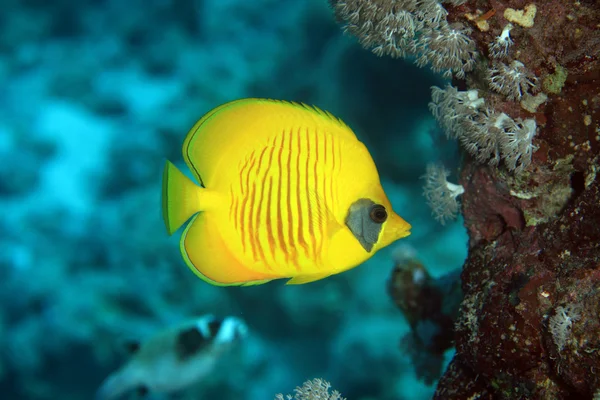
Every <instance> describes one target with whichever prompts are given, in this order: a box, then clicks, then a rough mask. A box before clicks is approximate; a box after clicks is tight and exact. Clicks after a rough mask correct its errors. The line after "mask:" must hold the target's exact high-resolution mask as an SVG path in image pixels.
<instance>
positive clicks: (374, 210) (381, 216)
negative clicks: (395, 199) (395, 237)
mask: <svg viewBox="0 0 600 400" xmlns="http://www.w3.org/2000/svg"><path fill="white" fill-rule="evenodd" d="M369 216H370V217H371V220H373V222H377V223H378V224H383V223H384V222H385V220H386V219H387V216H388V215H387V211H386V210H385V207H384V206H382V205H381V204H375V205H374V206H373V207H371V211H370V212H369Z"/></svg>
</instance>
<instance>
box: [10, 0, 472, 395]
mask: <svg viewBox="0 0 600 400" xmlns="http://www.w3.org/2000/svg"><path fill="white" fill-rule="evenodd" d="M2 4H3V5H2V11H1V15H0V88H1V89H0V159H1V160H2V162H1V164H0V208H1V210H2V212H1V213H0V301H1V303H0V398H1V399H5V400H13V399H40V400H42V399H44V400H45V399H61V400H71V399H91V398H92V396H93V393H94V391H95V390H96V388H97V387H98V385H99V384H100V382H101V381H102V379H104V378H105V377H106V375H108V374H109V373H110V372H111V371H113V370H114V369H115V368H117V367H118V366H119V365H121V364H122V363H123V362H124V361H125V360H126V356H125V355H124V354H123V351H122V346H123V343H124V342H126V341H127V340H131V339H133V338H144V337H147V336H148V335H150V334H152V333H153V332H155V331H157V330H160V329H163V328H164V327H167V326H170V325H172V324H174V323H177V322H179V321H182V320H185V319H187V318H189V317H193V316H197V315H202V314H205V313H213V314H216V315H222V316H224V315H236V316H239V317H241V318H243V319H244V320H245V321H246V322H247V324H248V325H249V328H250V332H251V334H250V335H249V337H248V339H247V341H246V342H244V344H243V349H242V351H241V353H240V355H239V356H238V357H236V358H234V359H233V360H231V361H229V362H228V363H227V364H225V365H223V366H221V367H219V368H218V369H217V370H216V371H215V373H214V374H213V375H211V377H210V379H207V380H206V382H202V384H201V385H200V386H199V387H197V388H194V389H193V393H192V391H190V394H188V397H189V398H195V399H199V398H203V399H204V398H210V399H257V400H259V399H272V398H273V397H274V395H275V394H276V393H279V392H283V393H289V392H291V390H292V389H293V388H294V387H295V386H296V385H299V384H301V383H302V382H303V381H305V380H306V379H310V378H313V377H321V378H324V379H327V380H328V381H330V382H331V383H332V385H333V386H334V387H335V388H337V389H338V390H340V391H341V392H342V393H343V394H344V395H345V396H346V397H347V398H348V399H352V400H367V399H379V400H392V399H395V400H397V399H415V400H420V399H428V398H430V397H431V395H432V393H433V390H434V386H427V385H424V384H423V383H422V382H420V381H419V380H418V379H417V378H416V376H415V373H414V371H413V368H412V366H411V364H410V360H409V359H408V358H407V356H406V355H405V354H403V353H402V351H401V350H400V349H399V346H398V344H399V341H400V338H401V337H402V336H403V335H405V334H406V333H407V332H408V325H407V324H406V321H405V320H404V317H403V316H402V314H401V313H400V311H399V310H398V309H397V308H396V307H395V306H394V304H393V303H392V301H391V300H390V298H389V297H388V295H387V293H386V283H387V279H388V278H389V275H390V272H391V269H392V267H393V260H392V253H393V251H394V246H392V247H390V248H388V249H385V250H382V251H381V252H379V253H378V254H377V255H376V256H375V257H373V258H372V259H371V260H369V261H368V262H366V263H365V264H364V265H362V266H360V267H358V268H356V269H354V270H351V271H349V272H346V273H343V274H341V275H338V276H334V277H330V278H328V279H326V280H323V281H320V282H316V283H312V284H307V285H301V286H294V287H288V286H284V285H283V284H282V283H283V282H276V283H271V284H268V285H263V286H258V287H249V288H218V287H212V286H210V285H207V284H205V283H204V282H202V281H200V280H199V279H197V278H196V277H195V276H194V275H193V274H192V273H191V272H190V271H189V270H188V269H187V268H186V267H185V265H184V264H183V262H182V261H181V258H180V255H179V252H178V242H177V241H178V235H175V236H174V237H171V238H169V237H168V236H167V235H166V233H165V230H164V227H163V225H162V221H161V219H160V188H161V172H162V167H163V165H164V161H165V159H167V158H168V159H171V160H174V161H176V162H177V163H178V164H179V165H181V162H182V160H181V155H180V149H181V143H182V141H183V138H184V136H185V134H186V132H187V130H188V129H189V128H190V127H191V126H192V125H193V123H194V122H195V121H196V120H197V119H198V118H199V117H200V116H201V115H202V114H203V113H204V112H206V111H208V110H210V109H211V108H213V107H215V106H217V105H219V104H222V103H224V102H226V101H229V100H233V99H237V98H242V97H250V96H252V97H270V98H277V99H286V100H294V101H302V102H306V103H309V104H315V105H317V106H319V107H321V108H323V109H326V110H328V111H330V112H332V113H333V114H335V115H337V116H339V117H341V118H342V119H344V121H345V122H346V123H348V124H349V125H350V126H351V127H352V128H353V129H354V130H355V131H356V133H357V134H358V136H359V137H360V138H361V140H363V141H364V142H365V143H366V145H367V147H368V148H369V149H370V151H371V152H372V154H373V157H374V159H375V162H376V164H377V166H378V168H379V171H380V174H381V177H382V181H383V184H384V187H385V189H386V191H387V193H388V195H389V196H390V199H391V201H392V203H393V206H394V208H395V209H396V211H397V212H398V213H399V214H400V215H401V216H403V217H404V218H405V219H407V220H408V221H409V222H410V223H411V224H412V226H413V233H412V235H411V236H410V238H408V239H405V240H403V241H402V243H405V244H408V245H410V246H412V247H413V248H414V249H415V250H416V254H417V257H418V258H419V259H420V260H421V261H422V262H423V263H424V264H425V265H426V266H427V267H428V268H429V270H430V271H431V273H432V274H433V275H435V276H439V275H441V274H444V273H445V272H448V271H450V270H452V269H455V268H460V266H461V265H462V262H463V261H464V258H465V256H466V241H467V239H466V235H465V231H464V228H463V226H462V221H460V220H459V221H457V222H455V223H451V224H448V225H446V226H444V227H442V226H440V225H439V224H438V223H437V222H435V221H434V220H433V218H432V217H431V216H430V210H429V208H428V207H427V205H426V204H425V202H424V199H423V197H422V195H421V191H422V189H421V184H422V180H420V179H419V177H420V176H421V175H423V173H424V171H425V165H426V164H427V163H428V162H431V161H443V162H444V163H445V164H446V165H447V166H448V167H449V168H451V169H452V170H453V171H454V170H455V169H456V166H457V165H458V158H457V157H458V156H457V154H456V145H455V144H454V143H449V142H447V141H446V140H445V139H444V137H443V135H440V133H439V131H438V130H437V128H436V126H435V122H434V120H433V119H432V117H431V115H430V114H429V112H428V110H427V103H428V101H429V96H430V91H429V88H430V86H432V85H438V86H439V85H442V84H443V83H444V82H443V81H442V80H441V79H440V78H439V77H436V76H433V75H432V74H431V73H430V72H429V71H427V70H425V69H419V68H417V67H416V66H414V65H413V64H411V63H410V62H409V61H405V60H393V59H390V58H378V57H376V56H375V55H373V54H372V53H370V52H369V51H367V50H364V49H362V48H361V47H360V45H358V44H357V43H356V41H355V40H354V39H353V38H351V37H349V36H348V35H344V33H343V32H342V30H341V28H340V26H339V25H337V24H336V22H335V19H334V17H333V13H332V12H331V10H330V9H329V7H328V4H327V1H326V0H285V1H275V0H254V1H244V0H144V1H142V0H104V1H103V0H82V1H79V2H73V1H67V0H53V1H45V0H3V2H2ZM448 356H450V353H449V354H448ZM157 398H159V397H157Z"/></svg>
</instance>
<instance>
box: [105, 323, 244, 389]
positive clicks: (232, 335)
mask: <svg viewBox="0 0 600 400" xmlns="http://www.w3.org/2000/svg"><path fill="white" fill-rule="evenodd" d="M246 334H247V327H246V325H245V324H244V323H243V322H242V321H241V320H239V319H238V318H234V317H227V318H224V319H217V318H215V317H213V316H211V315H206V316H203V317H201V318H198V319H195V320H192V321H189V322H186V323H183V324H181V325H179V326H176V327H174V328H171V329H167V330H165V331H163V332H159V333H158V334H156V335H155V336H153V337H151V338H150V339H149V340H148V341H147V342H144V343H143V344H141V345H140V346H139V349H137V350H135V352H134V354H133V355H132V358H131V360H129V362H127V363H126V364H125V365H124V366H123V367H122V368H120V369H119V370H117V371H116V372H114V373H113V374H111V375H110V376H109V377H108V378H106V380H105V381H104V382H103V383H102V384H101V386H100V388H99V389H98V391H97V392H96V398H95V400H114V399H118V398H120V397H121V396H123V395H125V394H126V393H128V392H131V391H137V392H139V393H142V394H145V393H178V392H181V391H182V390H185V389H187V388H189V387H190V386H192V385H194V384H196V383H198V382H200V381H201V380H202V379H204V378H207V377H208V376H209V375H210V373H211V372H212V370H213V368H214V365H215V363H216V362H217V361H218V359H219V358H220V356H221V355H222V354H223V353H224V352H225V351H226V350H228V349H229V348H230V347H231V345H232V344H234V343H235V342H237V341H238V340H239V339H241V338H243V337H245V336H246Z"/></svg>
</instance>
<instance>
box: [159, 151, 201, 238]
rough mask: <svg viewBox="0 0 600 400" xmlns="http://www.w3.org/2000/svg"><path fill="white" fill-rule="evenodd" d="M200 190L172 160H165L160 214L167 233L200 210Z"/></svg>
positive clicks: (170, 233) (173, 230)
mask: <svg viewBox="0 0 600 400" xmlns="http://www.w3.org/2000/svg"><path fill="white" fill-rule="evenodd" d="M202 190H203V189H202V188H201V187H200V186H198V185H196V184H195V183H194V182H192V180H191V179H189V178H188V177H187V176H185V175H184V174H183V173H182V172H181V171H180V170H179V169H177V167H176V166H175V165H174V164H173V163H172V162H170V161H167V163H166V164H165V170H164V173H163V189H162V214H163V220H164V222H165V226H166V227H167V232H168V233H169V235H172V234H173V233H174V232H175V231H176V230H177V229H179V227H181V225H183V224H184V222H185V221H187V220H188V219H189V218H190V217H191V216H192V215H194V214H196V213H197V212H199V211H202V210H201V205H200V200H199V197H200V194H201V193H200V192H201V191H202Z"/></svg>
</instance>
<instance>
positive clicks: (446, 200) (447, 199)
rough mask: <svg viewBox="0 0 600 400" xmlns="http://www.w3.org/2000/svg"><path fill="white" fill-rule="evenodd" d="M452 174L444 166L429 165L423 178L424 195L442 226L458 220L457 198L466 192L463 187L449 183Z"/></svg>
mask: <svg viewBox="0 0 600 400" xmlns="http://www.w3.org/2000/svg"><path fill="white" fill-rule="evenodd" d="M448 176H450V172H448V170H447V169H446V168H444V166H443V165H436V164H429V165H427V172H426V173H425V175H424V176H423V178H424V179H425V185H424V186H423V195H424V196H425V199H426V200H427V204H429V207H431V210H432V214H433V216H434V217H435V219H437V220H438V221H439V222H440V223H441V224H442V225H444V224H445V223H446V221H447V220H450V219H454V218H456V216H457V214H458V211H459V203H458V200H457V197H458V196H460V195H462V194H463V193H464V192H465V189H464V188H463V187H462V186H461V185H456V184H454V183H450V182H448Z"/></svg>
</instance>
